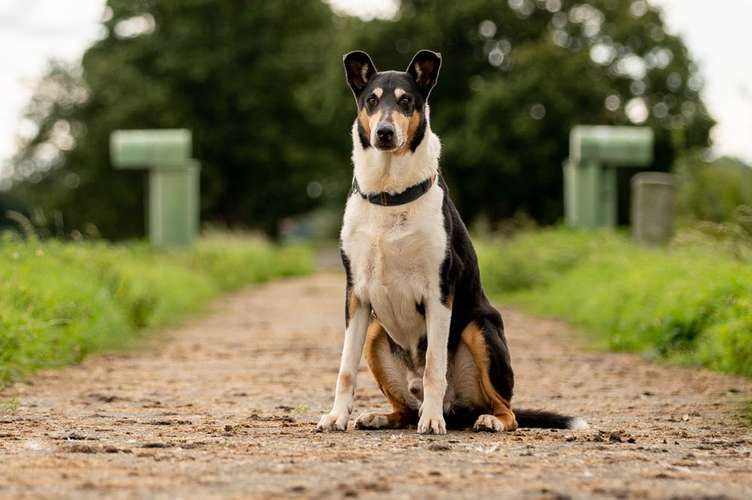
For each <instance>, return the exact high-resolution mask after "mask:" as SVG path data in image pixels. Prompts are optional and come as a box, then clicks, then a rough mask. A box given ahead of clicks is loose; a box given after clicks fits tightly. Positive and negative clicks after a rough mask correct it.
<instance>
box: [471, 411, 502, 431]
mask: <svg viewBox="0 0 752 500" xmlns="http://www.w3.org/2000/svg"><path fill="white" fill-rule="evenodd" d="M473 429H475V431H476V432H501V431H503V430H504V424H503V423H502V422H501V420H499V419H498V418H496V417H494V416H493V415H481V416H480V417H478V420H476V421H475V425H473Z"/></svg>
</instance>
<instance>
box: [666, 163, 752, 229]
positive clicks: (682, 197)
mask: <svg viewBox="0 0 752 500" xmlns="http://www.w3.org/2000/svg"><path fill="white" fill-rule="evenodd" d="M674 170H675V171H676V174H677V178H678V181H679V208H680V213H681V215H682V216H683V217H684V218H687V219H694V220H702V221H710V222H739V223H741V224H744V223H745V222H746V223H749V229H750V231H749V232H750V234H752V218H751V217H750V216H749V213H750V210H752V168H750V166H749V165H745V164H744V163H742V162H741V161H739V160H736V159H734V158H726V157H724V158H719V159H717V160H713V161H706V160H704V159H703V158H702V157H701V156H700V155H698V154H690V155H686V156H684V157H683V158H681V159H680V161H679V162H678V163H677V165H676V167H675V169H674ZM740 207H741V208H740ZM745 207H746V208H745Z"/></svg>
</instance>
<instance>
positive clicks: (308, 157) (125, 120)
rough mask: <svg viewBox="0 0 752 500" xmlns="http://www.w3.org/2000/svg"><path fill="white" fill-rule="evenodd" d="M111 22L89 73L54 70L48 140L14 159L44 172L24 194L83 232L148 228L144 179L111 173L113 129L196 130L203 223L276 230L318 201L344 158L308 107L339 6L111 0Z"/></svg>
mask: <svg viewBox="0 0 752 500" xmlns="http://www.w3.org/2000/svg"><path fill="white" fill-rule="evenodd" d="M103 26H104V28H105V30H106V35H105V36H104V37H103V38H102V39H101V40H100V41H98V42H96V43H95V44H94V45H93V46H92V47H91V48H89V49H88V50H87V51H86V53H85V55H84V57H83V62H82V71H81V70H80V69H79V68H76V67H75V66H74V67H63V66H60V65H55V66H53V67H52V68H51V70H50V71H49V73H48V75H47V77H46V78H45V79H44V81H43V82H42V84H41V86H40V88H39V89H38V91H37V92H36V94H35V96H34V98H33V100H32V103H31V105H30V107H29V112H28V117H29V118H30V119H31V120H32V121H33V122H35V123H36V124H37V126H38V130H39V132H38V133H37V134H36V136H35V137H34V138H33V139H32V140H30V141H29V143H28V144H27V145H26V147H25V148H24V149H23V150H22V152H21V154H20V156H19V157H18V158H17V159H16V162H15V163H16V170H17V172H20V173H24V172H33V173H32V174H30V175H24V176H23V177H24V178H25V179H27V182H25V183H23V185H22V186H21V187H20V188H19V190H22V191H24V198H25V199H29V200H32V203H33V204H34V205H35V206H42V207H46V208H48V209H55V208H59V209H61V210H62V211H63V212H64V214H65V219H66V222H67V224H68V225H72V226H74V227H79V226H81V225H83V224H85V223H93V224H95V225H96V226H98V227H99V230H100V231H101V232H102V234H104V235H105V236H109V237H124V236H134V235H139V234H143V215H142V213H143V208H142V203H143V201H142V200H143V185H144V180H143V179H142V178H140V177H139V176H137V175H134V174H133V173H123V172H117V171H113V170H112V168H111V166H110V163H109V150H108V145H109V135H110V133H111V132H112V131H113V130H115V129H128V128H173V127H181V128H182V127H186V128H189V129H191V130H192V131H193V136H194V149H195V151H194V154H195V156H196V157H197V158H199V159H200V160H201V162H202V167H203V168H202V178H201V181H202V214H203V216H204V218H205V219H209V220H213V221H218V222H221V223H224V224H227V225H229V226H249V227H256V228H261V229H264V230H265V231H267V232H269V233H274V232H275V230H276V227H277V220H278V219H279V218H280V217H283V216H286V215H289V214H296V213H301V212H304V211H306V210H310V209H311V208H312V207H313V206H315V204H316V200H314V199H312V198H311V197H309V196H307V195H306V186H307V184H308V182H310V181H311V179H315V178H317V176H322V175H325V173H326V172H327V170H328V169H331V167H330V165H332V164H333V161H332V160H333V158H332V155H331V151H330V150H327V149H325V148H323V149H322V148H321V147H319V145H318V137H317V135H318V134H319V132H320V131H319V129H318V124H317V123H315V122H312V121H311V120H310V119H308V115H306V114H304V113H303V112H302V111H301V108H302V107H301V105H300V104H299V102H298V101H299V99H300V97H299V94H300V93H301V92H304V88H305V87H306V85H307V84H308V83H309V82H310V80H312V79H313V78H314V77H316V75H317V66H318V65H319V64H320V60H319V56H320V55H321V54H322V53H326V52H327V50H328V48H329V47H330V46H331V44H330V42H329V41H328V40H327V34H328V33H330V32H331V26H332V14H331V11H330V10H329V7H328V6H327V5H325V4H323V3H322V2H318V1H313V2H311V1H306V0H283V1H275V2H263V1H253V2H240V1H234V0H223V1H214V0H190V1H186V0H159V1H157V0H140V1H131V0H109V1H108V2H107V9H106V13H105V20H104V22H103ZM61 141H62V142H63V144H61ZM50 145H52V146H53V147H50ZM50 150H52V151H54V154H52V155H50V154H47V156H46V157H44V155H40V151H41V152H42V153H44V152H45V151H48V152H49V151H50Z"/></svg>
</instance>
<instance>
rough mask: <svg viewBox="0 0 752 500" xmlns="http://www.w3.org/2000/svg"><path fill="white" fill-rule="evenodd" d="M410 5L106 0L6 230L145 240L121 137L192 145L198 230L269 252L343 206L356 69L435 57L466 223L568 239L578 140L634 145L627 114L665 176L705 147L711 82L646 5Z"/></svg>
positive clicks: (436, 110)
mask: <svg viewBox="0 0 752 500" xmlns="http://www.w3.org/2000/svg"><path fill="white" fill-rule="evenodd" d="M397 3H398V4H399V10H398V12H397V13H396V15H395V17H394V18H393V19H388V20H379V19H376V20H371V21H367V22H366V21H363V20H361V19H357V18H352V17H348V16H346V15H343V14H342V13H337V12H333V11H332V10H331V9H330V6H329V5H328V3H327V2H323V1H320V0H276V1H273V2H252V3H251V4H248V3H245V2H236V1H230V0H191V1H190V2H186V1H184V0H159V1H155V0H149V1H147V0H107V2H106V5H105V9H106V10H105V14H104V15H103V18H102V36H101V37H99V38H98V39H97V40H96V41H95V42H94V43H93V45H92V46H91V47H90V48H89V49H88V50H87V51H86V53H85V55H84V57H83V60H82V61H81V63H80V64H79V63H78V62H75V63H72V64H61V63H56V64H54V65H52V66H51V67H50V69H49V72H48V74H47V75H46V77H45V78H44V79H42V80H41V81H40V83H39V86H38V88H37V89H36V91H35V93H34V96H33V98H32V100H31V102H30V103H29V106H28V108H27V114H26V115H27V118H28V124H27V126H26V127H25V129H26V130H30V131H31V132H32V133H30V134H29V135H25V136H24V137H22V138H21V141H22V143H21V148H20V151H19V154H18V156H17V158H15V159H14V161H13V162H12V165H11V170H12V172H13V177H14V182H15V187H14V188H13V189H12V190H11V191H10V192H9V193H8V194H7V195H3V193H2V192H1V191H2V184H0V219H2V217H3V215H2V214H3V212H4V209H7V208H12V209H14V210H19V211H23V212H24V213H25V214H27V215H28V216H30V217H31V218H34V219H36V218H38V219H40V220H39V221H38V222H37V221H35V223H41V224H44V223H46V225H47V226H48V227H49V228H50V232H51V233H52V234H53V235H59V234H61V233H62V234H67V233H69V232H70V231H71V230H73V229H78V230H79V231H82V232H84V233H85V234H91V232H90V231H87V225H88V227H89V229H92V228H94V227H95V228H96V230H98V231H99V233H100V234H101V235H102V236H103V237H105V238H123V237H134V236H138V235H141V234H143V221H144V218H143V216H142V210H143V201H142V200H143V198H144V196H143V180H142V179H141V178H140V176H138V175H134V174H133V173H132V172H131V173H129V172H113V170H112V168H111V165H110V164H109V135H110V133H111V132H112V130H114V129H118V128H120V129H123V128H125V129H127V128H172V127H187V128H190V129H191V130H193V132H194V135H193V137H194V154H195V157H196V158H198V159H199V160H200V161H201V164H202V169H201V182H202V196H201V200H202V203H201V206H202V220H206V221H220V222H221V223H222V224H227V225H230V226H232V227H255V228H259V229H262V230H264V231H266V232H268V233H272V234H274V233H275V232H277V231H278V230H279V221H280V220H281V219H283V218H285V217H289V216H295V215H299V214H302V213H306V212H308V211H310V210H312V209H314V208H317V207H319V206H322V205H324V206H325V205H326V204H327V203H328V204H330V205H332V204H333V205H337V206H341V204H342V199H343V197H344V195H345V193H346V192H347V190H348V189H349V187H350V180H351V176H350V171H351V166H350V161H349V151H350V147H351V138H350V134H349V128H350V124H351V123H352V121H353V119H354V117H355V103H354V101H353V98H352V94H351V92H350V91H349V90H348V88H347V85H346V84H345V81H344V73H343V68H342V64H341V60H342V59H341V58H342V54H343V53H344V52H346V51H349V50H353V49H364V50H367V51H368V52H369V53H370V54H371V55H372V56H373V58H374V62H375V64H376V65H377V67H378V68H380V69H404V68H405V67H406V65H407V64H408V62H409V61H410V58H411V57H412V55H413V54H414V53H415V51H417V50H418V49H421V48H431V49H434V50H437V51H439V52H441V53H442V55H443V58H444V63H443V65H442V72H441V77H440V79H439V83H438V85H437V87H436V89H435V90H434V91H433V93H432V94H431V101H432V104H433V107H432V109H431V123H432V127H433V128H434V130H436V132H437V133H438V134H439V135H440V136H441V138H442V170H443V173H444V175H445V177H446V179H447V182H448V183H449V185H450V187H451V188H452V192H453V198H454V200H455V202H456V203H457V204H458V207H459V209H460V211H461V213H462V214H463V216H464V217H465V220H467V221H468V222H472V221H474V220H476V219H477V218H479V217H485V218H486V219H487V220H488V221H489V222H490V223H491V225H492V226H493V227H496V226H497V225H498V223H499V222H500V221H502V220H504V219H505V218H508V217H511V216H513V215H514V214H516V213H519V212H525V213H527V214H528V215H529V216H531V217H532V218H534V219H535V220H536V221H539V222H543V223H552V222H555V221H556V220H558V219H560V218H561V215H562V211H563V203H562V189H561V184H562V169H561V164H562V161H563V160H564V158H565V157H566V156H567V154H568V136H569V132H570V129H571V127H572V126H573V125H576V124H583V123H584V124H602V125H629V124H632V121H631V120H630V118H629V116H628V113H627V110H628V109H641V108H644V109H646V110H647V112H648V116H647V120H646V121H645V122H644V125H647V126H650V127H651V128H653V129H654V130H655V133H656V146H655V162H654V165H653V168H654V169H658V170H660V169H667V168H669V167H670V165H671V164H672V163H673V159H674V157H675V156H676V155H677V154H678V153H680V152H685V151H688V150H692V149H695V148H704V147H706V146H708V144H709V130H710V129H711V127H712V125H713V120H712V118H711V117H709V116H708V112H707V110H706V108H705V105H704V103H703V101H702V98H701V95H700V92H701V87H702V79H701V78H700V76H699V73H698V67H697V65H696V64H695V63H694V62H693V61H692V56H691V54H690V53H689V52H688V50H687V48H686V46H685V45H684V43H683V41H682V40H681V38H680V37H678V36H674V35H672V34H670V33H667V32H666V30H665V26H664V23H663V19H662V16H661V13H660V10H659V9H658V8H656V7H654V6H653V5H652V3H649V2H645V1H644V0H588V1H581V0H561V1H560V2H558V1H557V2H543V1H534V0H519V1H499V0H463V1H461V2H447V1H445V0H402V1H400V2H397ZM633 118H634V115H633ZM635 119H637V120H639V119H638V118H635ZM32 124H33V125H36V127H33V126H31V125H32ZM27 133H28V132H27ZM306 193H308V195H306ZM4 198H5V200H4ZM37 215H38V216H39V217H36V216H37ZM45 217H46V220H45ZM0 224H2V220H0Z"/></svg>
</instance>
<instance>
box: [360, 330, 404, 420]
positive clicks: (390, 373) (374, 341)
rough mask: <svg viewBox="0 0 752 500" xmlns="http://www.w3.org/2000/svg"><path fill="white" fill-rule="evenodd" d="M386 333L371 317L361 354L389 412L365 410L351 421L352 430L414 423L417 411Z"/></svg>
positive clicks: (401, 366)
mask: <svg viewBox="0 0 752 500" xmlns="http://www.w3.org/2000/svg"><path fill="white" fill-rule="evenodd" d="M386 336H387V333H386V331H384V328H383V327H382V326H381V324H380V323H379V322H378V321H376V320H373V321H372V322H371V324H370V326H369V327H368V334H367V336H366V345H365V357H366V361H367V362H368V368H369V369H370V370H371V373H372V374H373V377H374V378H375V379H376V383H377V384H378V385H379V389H381V392H382V393H383V394H384V396H386V398H387V399H388V400H389V403H391V405H392V412H391V413H375V412H374V413H365V414H363V415H361V416H360V417H359V418H358V420H357V421H356V422H355V428H356V429H399V428H402V427H407V426H409V425H410V424H413V423H415V421H416V420H417V411H416V410H414V409H411V408H410V406H409V404H408V399H409V398H410V395H409V394H410V393H409V388H408V382H407V379H408V377H407V375H408V373H407V371H408V370H407V366H405V364H404V363H403V362H402V361H401V360H400V359H398V358H397V357H396V356H395V355H394V353H392V350H391V347H390V346H389V341H388V340H387V337H386Z"/></svg>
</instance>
